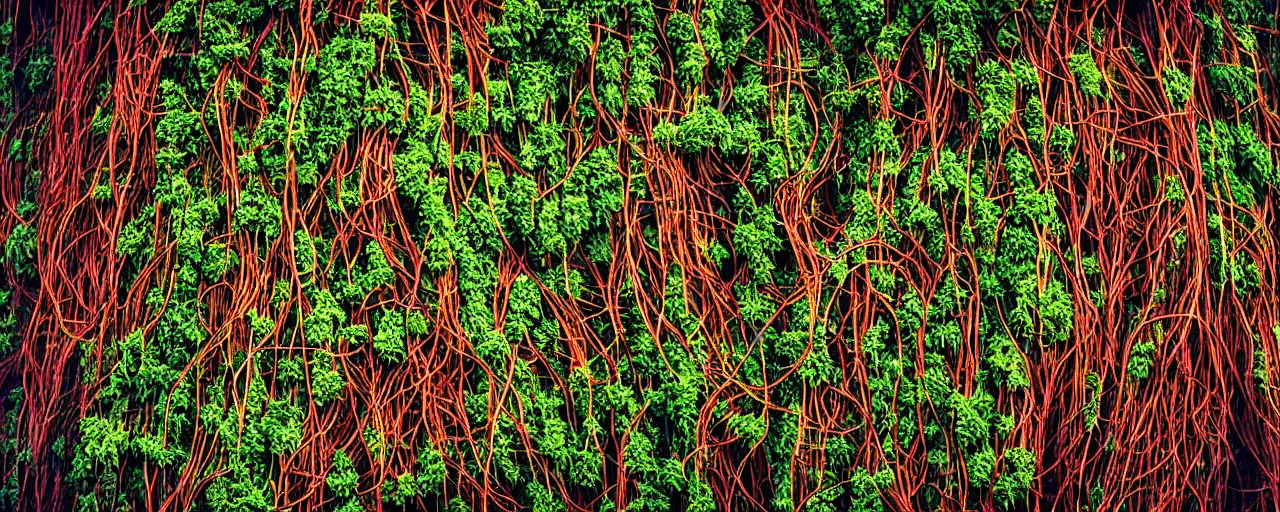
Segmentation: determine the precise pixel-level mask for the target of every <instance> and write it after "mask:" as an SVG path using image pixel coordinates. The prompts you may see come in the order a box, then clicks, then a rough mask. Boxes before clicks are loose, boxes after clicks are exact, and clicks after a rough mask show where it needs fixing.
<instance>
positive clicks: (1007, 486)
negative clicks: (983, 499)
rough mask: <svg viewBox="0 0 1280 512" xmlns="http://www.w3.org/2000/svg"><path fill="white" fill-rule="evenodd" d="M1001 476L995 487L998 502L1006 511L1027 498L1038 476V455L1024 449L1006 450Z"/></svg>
mask: <svg viewBox="0 0 1280 512" xmlns="http://www.w3.org/2000/svg"><path fill="white" fill-rule="evenodd" d="M1003 461H1004V462H1003V463H1002V465H1001V466H1002V469H1001V471H1000V476H999V477H998V478H997V479H996V483H995V486H994V491H995V496H996V501H997V502H998V503H1000V505H1001V507H1003V508H1004V509H1012V508H1014V507H1015V505H1016V504H1017V502H1019V501H1022V500H1025V499H1026V498H1027V491H1028V490H1029V489H1030V488H1031V483H1032V481H1033V480H1034V479H1035V476H1036V454H1035V452H1033V451H1031V450H1028V449H1026V448H1022V447H1014V448H1009V449H1008V450H1005V452H1004V457H1003Z"/></svg>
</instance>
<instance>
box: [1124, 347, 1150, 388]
mask: <svg viewBox="0 0 1280 512" xmlns="http://www.w3.org/2000/svg"><path fill="white" fill-rule="evenodd" d="M1155 353H1156V344H1155V343H1154V342H1152V341H1149V340H1148V341H1140V342H1137V343H1134V344H1133V347H1132V348H1130V349H1129V363H1128V372H1129V377H1130V378H1132V379H1134V380H1138V381H1141V380H1144V379H1146V378H1147V376H1149V375H1150V374H1151V365H1152V364H1153V363H1154V357H1155Z"/></svg>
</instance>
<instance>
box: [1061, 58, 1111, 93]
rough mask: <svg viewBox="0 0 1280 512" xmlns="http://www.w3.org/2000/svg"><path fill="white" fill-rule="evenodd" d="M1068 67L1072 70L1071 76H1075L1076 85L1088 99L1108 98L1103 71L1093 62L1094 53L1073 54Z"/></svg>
mask: <svg viewBox="0 0 1280 512" xmlns="http://www.w3.org/2000/svg"><path fill="white" fill-rule="evenodd" d="M1067 67H1068V68H1070V69H1071V74H1073V75H1075V77H1076V84H1077V85H1078V86H1079V87H1080V92H1081V93H1083V94H1084V95H1085V96H1086V97H1087V96H1093V97H1095V98H1106V97H1107V96H1108V95H1109V93H1108V92H1107V91H1104V90H1103V89H1102V86H1103V83H1102V70H1100V69H1098V63H1097V62H1095V61H1094V60H1093V53H1092V52H1089V51H1080V52H1076V53H1075V54H1072V55H1071V59H1070V60H1069V61H1067Z"/></svg>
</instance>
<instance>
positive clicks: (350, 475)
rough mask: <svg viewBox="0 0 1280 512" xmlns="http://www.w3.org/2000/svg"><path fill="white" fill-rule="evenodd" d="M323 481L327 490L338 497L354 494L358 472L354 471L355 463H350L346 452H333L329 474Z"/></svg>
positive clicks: (358, 480) (358, 479)
mask: <svg viewBox="0 0 1280 512" xmlns="http://www.w3.org/2000/svg"><path fill="white" fill-rule="evenodd" d="M324 481H325V485H326V486H327V487H328V488H329V492H332V493H333V494H334V495H335V496H337V497H339V498H348V497H351V496H354V495H355V493H356V487H357V486H358V485H359V484H360V474H359V473H356V468H355V465H354V464H352V463H351V457H349V456H347V452H344V451H342V450H338V451H335V452H333V466H332V467H331V468H330V469H329V474H328V476H326V477H325V479H324Z"/></svg>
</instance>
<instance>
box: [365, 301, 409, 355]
mask: <svg viewBox="0 0 1280 512" xmlns="http://www.w3.org/2000/svg"><path fill="white" fill-rule="evenodd" d="M407 348H408V347H407V345H406V343H405V331H404V312H403V311H398V310H391V309H384V310H382V313H381V314H380V315H379V316H378V329H377V332H376V333H375V334H374V335H373V350H374V352H375V353H377V354H378V358H379V359H382V360H383V361H386V362H388V363H402V362H404V358H405V351H406V350H407Z"/></svg>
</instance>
